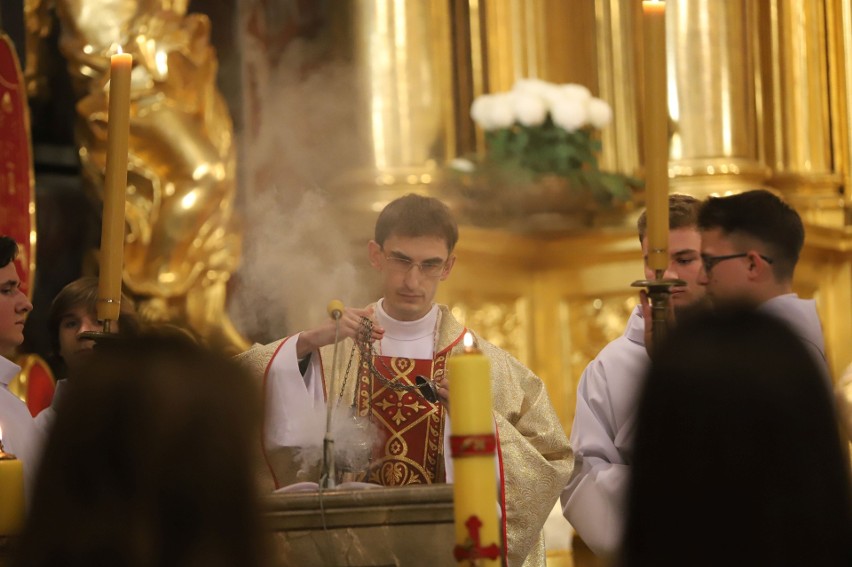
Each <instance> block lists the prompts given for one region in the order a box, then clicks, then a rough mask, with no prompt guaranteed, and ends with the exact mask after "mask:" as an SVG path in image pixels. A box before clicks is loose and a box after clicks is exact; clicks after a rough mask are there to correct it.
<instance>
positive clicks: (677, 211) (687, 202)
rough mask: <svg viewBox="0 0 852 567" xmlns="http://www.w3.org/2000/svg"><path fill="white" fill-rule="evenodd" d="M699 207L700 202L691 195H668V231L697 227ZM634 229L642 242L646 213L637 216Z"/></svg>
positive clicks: (645, 228)
mask: <svg viewBox="0 0 852 567" xmlns="http://www.w3.org/2000/svg"><path fill="white" fill-rule="evenodd" d="M700 207H701V201H699V200H698V199H696V198H695V197H693V196H692V195H683V194H680V193H674V194H672V195H669V229H671V230H675V229H678V228H689V227H694V226H698V209H699V208H700ZM636 228H637V230H638V231H639V242H642V241H643V240H644V239H645V234H647V232H648V211H642V214H641V215H639V220H638V221H636Z"/></svg>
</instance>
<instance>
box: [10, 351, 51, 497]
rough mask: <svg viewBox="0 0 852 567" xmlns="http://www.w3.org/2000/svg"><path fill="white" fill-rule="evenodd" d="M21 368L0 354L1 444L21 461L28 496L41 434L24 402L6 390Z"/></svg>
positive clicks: (38, 457) (41, 442) (36, 461)
mask: <svg viewBox="0 0 852 567" xmlns="http://www.w3.org/2000/svg"><path fill="white" fill-rule="evenodd" d="M20 371H21V367H20V366H18V365H17V364H15V363H13V362H12V361H10V360H8V359H7V358H4V357H2V356H0V427H2V428H3V447H4V449H5V450H6V452H7V453H12V454H14V455H15V456H16V457H17V458H18V459H20V461H21V463H22V464H23V466H24V489H25V492H26V494H27V496H28V497H29V495H30V494H31V493H32V489H33V483H34V481H35V474H36V470H37V469H38V462H39V459H40V458H41V450H42V446H43V439H44V436H43V434H42V432H41V430H40V429H39V428H38V427H37V426H36V423H35V420H34V419H33V416H32V415H31V414H30V410H29V409H28V408H27V405H26V404H25V403H24V402H22V401H21V400H20V399H18V397H17V396H15V394H13V393H12V392H10V391H9V390H8V388H9V383H10V382H11V381H12V378H14V377H15V376H17V375H18V373H19V372H20ZM27 500H28V501H29V498H27ZM0 505H1V504H0Z"/></svg>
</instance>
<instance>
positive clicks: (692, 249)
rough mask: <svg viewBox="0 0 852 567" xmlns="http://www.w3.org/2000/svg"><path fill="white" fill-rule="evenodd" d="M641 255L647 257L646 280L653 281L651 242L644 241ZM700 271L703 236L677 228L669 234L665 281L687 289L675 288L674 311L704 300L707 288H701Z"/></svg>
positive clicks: (673, 289)
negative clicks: (674, 280)
mask: <svg viewBox="0 0 852 567" xmlns="http://www.w3.org/2000/svg"><path fill="white" fill-rule="evenodd" d="M642 254H643V256H644V257H645V277H646V278H648V279H649V280H650V279H654V271H653V270H652V269H650V268H649V267H648V238H647V237H645V238H643V239H642ZM700 271H701V233H700V232H698V229H697V228H695V227H688V228H676V229H674V230H671V231H669V265H668V267H667V268H666V273H665V277H666V278H676V279H680V280H683V281H685V282H686V285H685V286H677V287H674V288H672V299H671V300H672V303H673V304H674V307H675V309H682V308H684V307H690V306H693V305H695V304H696V303H697V302H699V301H701V300H702V299H704V288H703V287H702V286H700V285H699V284H698V276H699V273H700Z"/></svg>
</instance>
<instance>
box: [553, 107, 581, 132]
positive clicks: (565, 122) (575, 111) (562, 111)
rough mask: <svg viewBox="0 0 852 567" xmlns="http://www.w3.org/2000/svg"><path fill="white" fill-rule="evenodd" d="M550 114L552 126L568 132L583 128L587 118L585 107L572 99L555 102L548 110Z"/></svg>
mask: <svg viewBox="0 0 852 567" xmlns="http://www.w3.org/2000/svg"><path fill="white" fill-rule="evenodd" d="M550 114H551V116H553V122H554V124H556V125H557V126H559V127H560V128H564V129H565V130H567V131H568V132H573V131H574V130H577V129H578V128H581V127H583V126H584V125H585V124H586V119H587V118H588V112H587V110H586V105H585V104H580V103H578V102H577V101H576V100H572V99H563V100H560V101H557V102H556V104H554V105H553V107H552V108H551V109H550Z"/></svg>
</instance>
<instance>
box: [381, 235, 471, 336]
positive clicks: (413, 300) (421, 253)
mask: <svg viewBox="0 0 852 567" xmlns="http://www.w3.org/2000/svg"><path fill="white" fill-rule="evenodd" d="M369 253H370V264H371V265H372V266H373V267H374V268H375V269H376V270H378V271H379V272H380V273H381V275H382V292H383V294H384V295H383V296H384V299H385V300H384V303H383V304H382V305H383V307H384V309H385V311H387V313H388V315H390V316H391V317H393V318H394V319H397V320H398V321H416V320H417V319H420V318H421V317H424V316H425V315H426V314H427V313H428V312H429V310H430V309H431V308H432V302H433V301H434V299H435V293H436V292H437V291H438V284H439V283H440V282H442V281H444V280H445V279H447V277H449V275H450V271H451V270H452V268H453V264H454V263H455V259H456V258H455V256H453V255H452V254H450V252H449V250H447V242H446V241H445V240H444V239H443V238H441V237H438V236H398V235H395V234H392V235H391V236H389V237H388V238H387V239H385V241H384V243H382V244H381V245H380V244H379V243H377V242H375V241H372V240H371V241H370V244H369Z"/></svg>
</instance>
